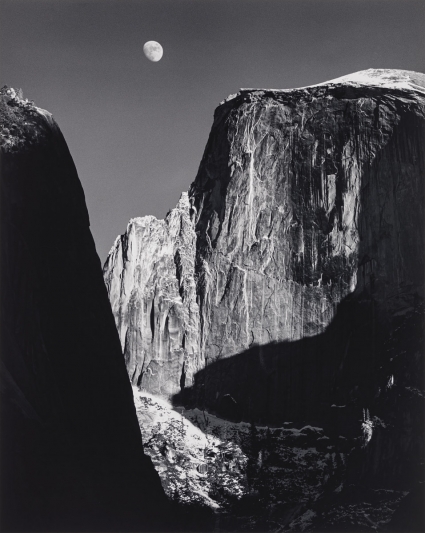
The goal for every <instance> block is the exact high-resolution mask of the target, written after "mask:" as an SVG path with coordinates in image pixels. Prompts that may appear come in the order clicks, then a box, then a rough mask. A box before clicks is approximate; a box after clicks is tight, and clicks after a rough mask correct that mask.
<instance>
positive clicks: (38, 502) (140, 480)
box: [0, 89, 167, 532]
mask: <svg viewBox="0 0 425 533" xmlns="http://www.w3.org/2000/svg"><path fill="white" fill-rule="evenodd" d="M0 104H1V108H0V114H1V115H0V118H1V124H2V130H1V150H2V153H1V156H2V159H1V164H2V167H1V393H2V395H1V529H2V531H43V532H44V531H118V530H119V531H133V530H137V531H141V530H155V529H156V530H161V531H162V530H163V529H164V528H165V526H166V524H165V523H164V522H163V521H162V518H163V517H164V516H165V515H166V513H167V507H166V505H167V503H166V498H165V495H164V493H163V491H162V488H161V485H160V481H159V477H158V475H157V474H156V472H155V470H154V468H153V465H152V463H151V461H150V459H149V458H147V457H146V456H145V455H144V453H143V447H142V441H141V435H140V429H139V426H138V422H137V418H136V413H135V408H134V404H133V397H132V391H131V386H130V383H129V380H128V375H127V372H126V369H125V364H124V361H123V358H122V352H121V347H120V343H119V338H118V335H117V331H116V328H115V324H114V319H113V316H112V314H111V309H110V305H109V302H108V298H107V293H106V290H105V286H104V283H103V279H102V272H101V266H100V262H99V258H98V256H97V254H96V250H95V245H94V242H93V239H92V236H91V233H90V229H89V217H88V214H87V209H86V205H85V200H84V193H83V190H82V187H81V184H80V181H79V179H78V176H77V172H76V169H75V166H74V163H73V161H72V158H71V156H70V154H69V151H68V148H67V145H66V143H65V140H64V139H63V137H62V134H61V132H60V130H59V128H58V126H57V125H56V123H55V122H54V120H53V118H52V116H51V115H50V114H49V113H48V112H46V111H43V110H41V109H38V108H36V107H35V106H34V105H32V104H31V103H30V102H28V101H24V100H23V99H22V97H21V95H19V94H18V95H16V93H15V92H14V91H13V90H9V91H7V90H6V89H2V91H1V96H0Z"/></svg>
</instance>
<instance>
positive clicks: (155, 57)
mask: <svg viewBox="0 0 425 533" xmlns="http://www.w3.org/2000/svg"><path fill="white" fill-rule="evenodd" d="M143 52H144V54H145V56H146V57H147V58H148V59H149V60H150V61H159V60H160V59H161V57H162V54H163V53H164V50H163V49H162V46H161V45H160V44H159V43H157V42H156V41H148V42H147V43H145V44H144V45H143Z"/></svg>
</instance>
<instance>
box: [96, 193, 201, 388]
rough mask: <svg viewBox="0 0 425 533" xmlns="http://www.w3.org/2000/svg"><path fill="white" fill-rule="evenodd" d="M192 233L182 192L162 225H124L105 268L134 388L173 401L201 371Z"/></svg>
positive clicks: (144, 221)
mask: <svg viewBox="0 0 425 533" xmlns="http://www.w3.org/2000/svg"><path fill="white" fill-rule="evenodd" d="M195 250H196V234H195V229H194V224H193V220H192V219H191V215H190V204H189V199H188V195H187V193H183V194H182V197H181V198H180V201H179V203H178V205H177V207H176V208H175V209H173V210H171V211H170V213H169V214H168V215H167V217H166V219H165V220H157V219H156V218H155V217H152V216H149V217H143V218H134V219H132V220H130V222H129V224H128V227H127V232H126V233H125V234H124V235H122V236H121V237H118V238H117V239H116V241H115V243H114V246H113V247H112V249H111V251H110V252H109V256H108V260H107V263H106V265H105V267H104V276H105V282H106V286H107V288H108V292H109V296H110V300H111V305H112V310H113V312H114V316H115V317H116V324H117V328H118V332H119V334H120V338H121V345H122V349H123V352H124V357H125V360H126V364H127V371H128V373H129V376H130V379H131V381H132V383H133V384H134V385H142V386H143V387H145V388H147V389H149V390H150V391H151V392H152V393H155V394H159V395H163V396H165V397H167V396H168V397H171V396H172V395H173V394H175V393H176V392H177V391H179V390H180V388H181V387H184V384H185V383H186V382H187V383H191V382H192V378H193V372H194V371H195V370H196V369H197V368H198V367H199V361H198V359H199V308H198V304H197V302H196V283H195Z"/></svg>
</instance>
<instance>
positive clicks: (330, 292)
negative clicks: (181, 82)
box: [104, 70, 425, 530]
mask: <svg viewBox="0 0 425 533" xmlns="http://www.w3.org/2000/svg"><path fill="white" fill-rule="evenodd" d="M424 87H425V76H424V75H423V74H417V73H413V72H406V71H396V70H370V71H364V72H361V73H356V74H354V75H351V76H347V77H344V78H341V79H338V80H334V81H332V82H328V83H324V84H320V85H317V86H313V87H307V88H303V89H294V90H283V91H273V90H254V89H246V90H245V89H244V90H241V91H240V92H239V93H238V94H236V95H233V96H231V97H229V98H228V99H227V100H226V101H224V102H223V103H222V104H221V105H220V106H219V107H218V108H217V110H216V113H215V117H214V124H213V127H212V130H211V134H210V137H209V140H208V144H207V147H206V150H205V153H204V156H203V159H202V162H201V165H200V168H199V172H198V175H197V177H196V179H195V181H194V183H193V184H192V186H191V188H190V190H189V193H184V194H183V195H182V198H181V199H180V201H179V203H178V205H177V207H176V208H175V209H173V210H172V211H171V212H170V213H169V214H168V215H167V217H166V219H165V220H164V221H158V220H156V219H155V218H154V217H144V218H135V219H132V220H131V221H130V223H129V226H128V228H127V232H126V233H125V234H124V235H122V236H121V237H119V238H117V240H116V241H115V243H114V246H113V247H112V249H111V252H110V254H109V256H108V259H107V261H106V263H105V266H104V277H105V283H106V285H107V288H108V293H109V298H110V301H111V305H112V309H113V312H114V316H115V322H116V325H117V328H118V331H119V334H120V338H121V345H122V348H123V351H124V354H125V359H126V364H127V370H128V373H129V375H130V378H131V380H132V382H133V384H134V385H136V386H139V387H141V388H142V389H145V390H147V391H148V392H150V393H152V394H158V395H160V396H163V397H166V398H172V400H173V402H174V404H175V405H176V406H181V405H184V406H185V407H186V408H190V409H194V408H201V409H206V410H208V411H209V412H210V413H215V414H217V415H219V416H221V417H223V418H226V419H228V420H232V421H234V422H239V421H241V420H242V421H245V422H251V421H252V422H254V423H256V424H263V425H266V424H268V425H273V426H275V427H281V425H282V423H285V422H288V423H289V421H291V422H292V423H295V424H298V425H299V427H302V425H305V424H311V425H313V426H318V427H320V428H324V431H325V433H326V434H327V435H330V437H331V438H333V439H339V437H341V439H345V440H346V441H347V446H348V450H345V452H347V457H345V460H346V461H347V464H346V465H345V466H344V468H343V469H342V468H340V469H339V470H340V471H341V476H340V477H339V481H340V483H339V485H341V487H342V488H340V490H339V491H338V493H337V494H335V493H334V489H335V487H333V488H332V490H331V489H325V488H324V489H323V492H321V493H320V495H318V499H317V502H316V501H315V503H314V505H313V503H311V502H310V503H309V504H308V505H309V506H307V507H302V506H301V507H300V505H301V504H300V505H299V506H298V508H297V506H296V505H295V504H294V502H292V503H291V504H289V503H288V505H289V508H287V509H286V511H285V513H286V514H285V513H283V514H281V515H279V516H280V518H279V519H278V520H277V522H278V523H279V524H280V525H281V527H282V528H289V529H291V528H298V529H300V530H303V528H307V529H316V530H332V528H334V530H335V528H336V530H341V529H344V530H346V529H350V527H351V528H353V527H354V528H356V527H366V526H365V525H362V524H361V523H360V522H357V526H356V525H354V526H353V523H354V522H353V520H354V518H353V517H352V516H351V515H350V513H348V512H345V511H344V512H342V511H341V514H340V515H338V516H336V515H334V514H332V509H331V508H332V506H333V504H334V502H335V501H336V500H339V501H340V502H341V508H342V509H345V508H348V507H349V506H350V505H357V504H358V503H359V501H360V500H361V498H362V495H369V496H367V497H368V498H369V501H368V502H366V503H367V505H378V506H379V505H380V503H379V501H381V500H379V498H378V499H377V497H376V492H375V491H395V492H396V493H397V494H398V495H400V494H407V493H410V494H409V499H407V500H406V502H407V503H404V504H403V506H404V507H405V508H406V509H407V510H405V511H404V515H403V509H402V508H401V509H400V511H399V512H396V513H395V514H394V524H393V525H391V521H390V520H389V518H388V516H387V517H386V518H385V520H384V519H382V520H381V519H378V518H377V519H376V520H377V521H375V522H374V524H375V526H376V524H379V528H384V527H386V528H390V529H389V530H391V528H392V529H393V530H397V528H398V527H401V526H400V524H402V523H403V520H404V519H403V516H404V517H406V516H407V515H409V516H410V519H409V520H410V522H409V524H410V526H409V527H410V528H411V529H412V530H421V527H422V524H423V512H422V511H423V509H421V508H419V507H418V505H416V506H415V502H417V501H418V500H419V499H418V498H417V497H416V498H415V497H414V494H416V493H420V492H421V490H422V489H421V487H422V484H423V482H424V467H423V462H424V397H425V392H424V388H425V387H424V345H423V344H424V341H423V323H424V313H423V300H424V268H425V265H424V253H423V251H424V244H425V243H424V221H425V214H424V210H425V194H424V187H425V157H424V154H425V151H424V146H425V89H424ZM345 452H344V453H345ZM348 452H349V453H348ZM342 473H343V475H342ZM337 477H338V476H337ZM339 485H338V487H339ZM412 495H413V496H412ZM396 500H397V502H398V503H400V501H401V500H400V498H398V499H397V498H396V499H395V500H394V501H396ZM288 501H289V500H288ZM409 501H410V502H412V503H410V504H409ZM377 502H378V503H377ZM263 503H265V502H263ZM307 503H308V502H307ZM363 503H365V502H364V501H363ZM398 503H397V505H398ZM291 505H292V507H291ZM294 505H295V506H294ZM303 505H304V503H303ZM367 505H366V507H367ZM394 505H395V504H394ZM394 505H393V504H391V505H390V507H391V509H392V511H391V513H392V512H394ZM400 505H401V504H400ZM409 505H410V507H409ZM344 506H345V507H344ZM366 507H361V505H360V508H361V509H363V510H364V509H365V508H366ZM265 508H266V505H261V506H260V509H261V512H265V511H264V509H265ZM275 511H276V509H274V511H273V512H275ZM273 512H272V514H273ZM279 512H280V511H279ZM362 512H363V511H362ZM309 513H310V514H309ZM311 513H313V514H311ZM278 514H279V513H278ZM337 514H338V513H337ZM284 515H285V516H284ZM303 516H305V517H307V518H308V520H307V518H302V517H303ZM309 517H310V518H311V517H314V520H313V519H312V520H310V518H309ZM269 518H270V516H269ZM297 520H298V521H297ZM380 520H381V521H380ZM272 522H273V520H272V519H271V522H270V524H272ZM291 524H292V525H291ZM397 524H398V525H397ZM263 525H264V524H263ZM245 526H246V523H245ZM257 526H258V522H257ZM375 526H372V525H369V526H367V527H370V528H371V529H374V527H375ZM258 527H262V526H258ZM264 527H265V526H264ZM273 527H274V526H272V525H270V526H269V528H270V529H272V528H273ZM376 527H378V526H376Z"/></svg>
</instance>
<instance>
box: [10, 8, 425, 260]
mask: <svg viewBox="0 0 425 533" xmlns="http://www.w3.org/2000/svg"><path fill="white" fill-rule="evenodd" d="M1 17H2V18H1V20H2V27H1V30H2V31H1V35H2V40H1V43H0V51H1V52H0V53H1V63H0V65H1V71H0V75H1V84H2V85H4V84H7V85H10V86H13V87H22V88H23V90H24V96H25V97H27V98H29V99H32V100H34V101H35V103H36V104H37V105H38V106H40V107H43V108H45V109H47V110H49V111H50V112H52V113H53V115H54V117H55V118H56V120H57V121H58V123H59V125H60V127H61V129H62V132H63V133H64V135H65V138H66V140H67V142H68V145H69V148H70V150H71V154H72V156H73V158H74V161H75V164H76V166H77V169H78V172H79V176H80V179H81V181H82V183H83V187H84V190H85V194H86V199H87V205H88V208H89V213H90V219H91V226H92V231H93V235H94V238H95V241H96V246H97V250H98V253H99V255H100V258H101V260H102V262H103V261H104V260H105V258H106V255H107V253H108V251H109V248H110V247H111V245H112V243H113V241H114V239H115V237H116V236H117V235H118V234H120V233H123V232H124V231H125V228H126V224H127V222H128V220H129V219H130V218H131V217H135V216H143V215H155V216H157V217H159V218H163V217H164V215H165V214H166V212H167V211H168V209H170V208H172V207H174V206H175V204H176V202H177V200H178V198H179V196H180V193H181V192H182V191H184V190H187V189H188V187H189V185H190V183H191V182H192V180H193V179H194V177H195V175H196V172H197V169H198V166H199V163H200V160H201V157H202V153H203V150H204V147H205V144H206V141H207V138H208V134H209V131H210V128H211V125H212V117H213V112H214V109H215V107H216V106H217V105H218V103H219V102H220V101H221V100H223V99H224V98H225V97H226V96H228V95H229V94H231V93H234V92H236V91H237V90H238V89H239V88H240V87H267V88H291V87H299V86H305V85H309V84H314V83H319V82H322V81H326V80H328V79H332V78H336V77H338V76H342V75H344V74H348V73H350V72H355V71H358V70H362V69H366V68H371V67H373V68H400V69H406V70H416V71H422V72H424V71H425V40H424V27H425V2H424V1H423V0H419V1H411V0H50V1H49V0H25V1H23V0H2V13H1ZM148 40H156V41H159V42H160V43H161V44H162V46H163V47H164V56H163V58H162V60H161V61H160V62H158V63H151V62H149V61H148V60H147V59H146V58H145V57H144V56H143V51H142V49H143V44H144V43H145V42H146V41H148Z"/></svg>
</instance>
